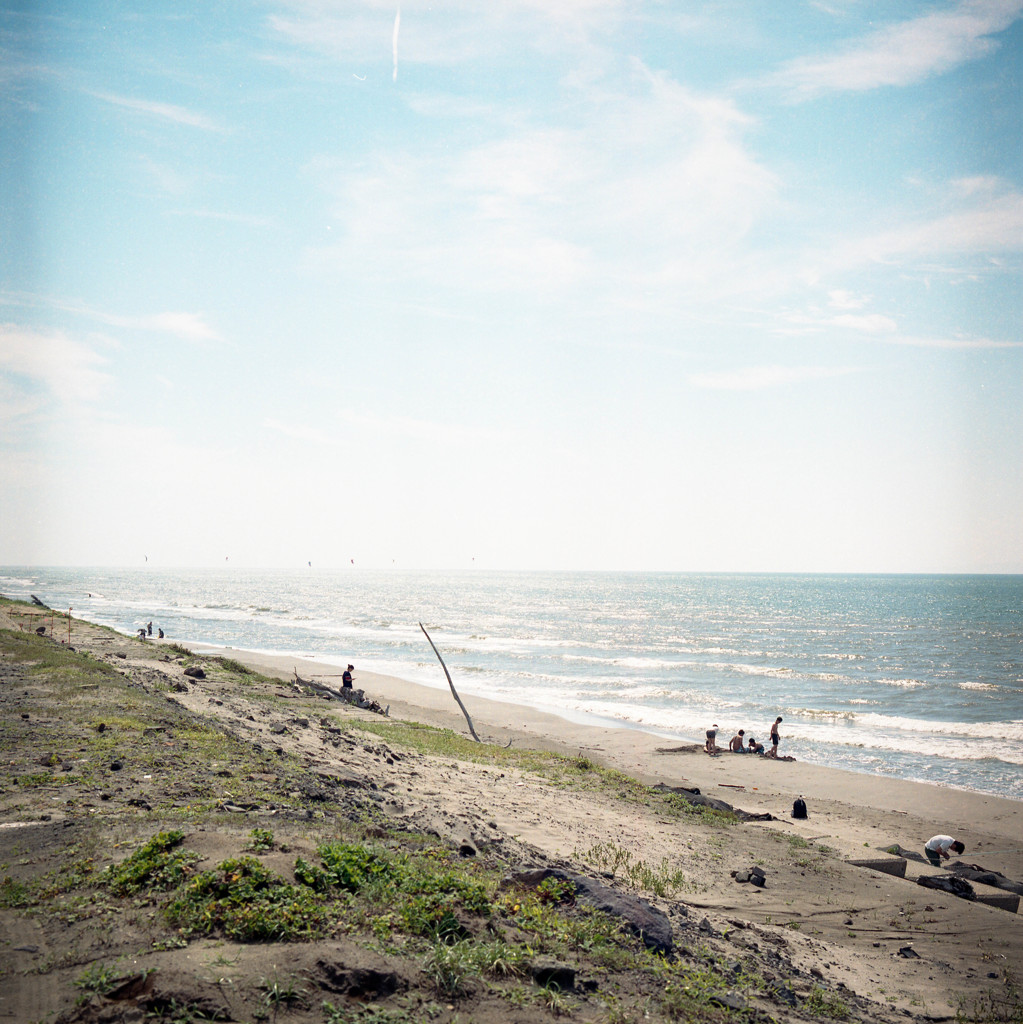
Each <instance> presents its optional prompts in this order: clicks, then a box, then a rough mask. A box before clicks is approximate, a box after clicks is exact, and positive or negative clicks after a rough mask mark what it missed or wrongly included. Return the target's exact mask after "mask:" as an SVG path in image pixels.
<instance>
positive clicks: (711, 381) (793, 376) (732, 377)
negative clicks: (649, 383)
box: [689, 366, 859, 391]
mask: <svg viewBox="0 0 1023 1024" xmlns="http://www.w3.org/2000/svg"><path fill="white" fill-rule="evenodd" d="M858 372H859V371H858V370H857V369H856V368H854V367H849V366H846V367H835V366H743V367H739V368H738V369H734V370H722V371H720V372H717V373H694V374H692V375H691V376H690V377H689V383H690V385H691V386H692V387H694V388H701V389H705V390H709V391H763V390H765V389H767V388H777V387H789V386H791V385H794V384H806V383H809V382H811V381H816V380H827V379H830V378H833V377H844V376H847V375H848V374H850V373H858Z"/></svg>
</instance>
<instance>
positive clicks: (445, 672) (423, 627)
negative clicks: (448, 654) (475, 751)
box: [419, 622, 482, 743]
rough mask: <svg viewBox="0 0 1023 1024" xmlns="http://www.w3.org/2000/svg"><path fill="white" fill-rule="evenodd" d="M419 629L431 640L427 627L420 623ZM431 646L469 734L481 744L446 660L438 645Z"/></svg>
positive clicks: (431, 643) (431, 642) (432, 643)
mask: <svg viewBox="0 0 1023 1024" xmlns="http://www.w3.org/2000/svg"><path fill="white" fill-rule="evenodd" d="M419 628H420V629H421V630H422V631H423V635H424V636H425V637H426V639H427V640H430V634H429V633H427V632H426V627H425V626H424V625H423V624H422V623H421V622H420V623H419ZM430 646H431V647H432V648H433V653H434V654H436V655H437V660H438V661H439V662H440V667H441V668H442V669H444V675H446V676H447V677H448V686H450V687H451V695H452V696H453V697H454V698H455V700H456V701H457V703H458V706H459V707H460V708H461V709H462V714H463V715H465V720H466V722H468V723H469V732H470V733H472V738H473V739H474V740H475V741H476V742H477V743H481V742H482V740H481V739H480V738H479V736H477V735H476V730H475V729H474V728H473V727H472V719H471V718H470V717H469V712H468V711H466V710H465V705H464V704H463V703H462V698H461V697H459V696H458V691H457V690H456V689H455V684H454V683H453V682H451V673H450V672H449V671H448V667H447V665H445V664H444V659H443V658H442V657H441V656H440V651H438V650H437V645H436V644H435V643H434V642H433V641H432V640H430Z"/></svg>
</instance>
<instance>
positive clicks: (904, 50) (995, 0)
mask: <svg viewBox="0 0 1023 1024" xmlns="http://www.w3.org/2000/svg"><path fill="white" fill-rule="evenodd" d="M1021 12H1023V0H962V2H960V3H957V4H954V5H952V6H950V7H946V8H945V9H943V10H933V9H932V10H930V11H928V13H926V14H921V15H920V16H919V17H916V18H911V19H909V20H908V21H902V22H899V23H897V24H893V25H888V26H886V27H884V28H881V29H878V30H877V31H876V32H872V33H870V34H869V35H867V36H865V37H863V38H862V39H860V40H859V41H857V42H855V43H853V44H851V45H850V46H848V47H847V48H846V49H844V50H843V51H842V52H840V53H835V54H829V55H825V56H821V57H803V58H800V59H798V60H794V61H791V62H790V63H788V64H787V65H785V67H783V68H782V69H781V70H780V71H778V72H777V73H776V74H774V75H773V76H771V78H770V80H769V81H770V83H771V84H773V85H778V86H780V87H782V88H784V89H786V90H788V91H790V92H791V94H792V95H793V96H794V97H795V98H796V99H801V100H805V99H811V98H812V97H814V96H818V95H820V94H822V93H828V92H862V91H865V90H868V89H877V88H880V87H882V86H904V85H912V84H914V83H916V82H920V81H923V80H924V79H926V78H929V77H930V76H932V75H940V74H943V73H944V72H946V71H949V70H951V69H952V68H954V67H957V66H958V65H960V64H962V63H964V62H966V61H969V60H975V59H976V58H978V57H982V56H984V55H985V54H987V53H990V52H991V50H992V49H993V48H994V47H995V46H997V45H998V44H997V41H996V40H995V39H994V38H993V36H995V35H996V34H997V33H999V32H1002V31H1004V30H1005V29H1006V28H1008V27H1009V26H1010V25H1011V24H1012V23H1013V22H1014V21H1015V20H1016V19H1017V18H1019V16H1020V14H1021Z"/></svg>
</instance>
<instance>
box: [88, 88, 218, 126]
mask: <svg viewBox="0 0 1023 1024" xmlns="http://www.w3.org/2000/svg"><path fill="white" fill-rule="evenodd" d="M89 95H90V96H94V97H95V98H96V99H98V100H102V101H103V102H104V103H110V104H113V105H114V106H116V107H123V108H125V109H126V110H134V111H136V112H137V113H140V114H146V115H148V116H151V117H155V118H157V119H158V120H161V121H170V122H172V123H173V124H180V125H184V126H186V127H189V128H200V129H202V130H203V131H206V132H219V131H222V130H223V129H222V128H221V127H220V126H219V125H218V124H217V123H216V122H215V121H214V120H213V119H212V118H209V117H207V116H206V115H205V114H198V113H196V112H195V111H192V110H189V109H188V108H187V107H179V106H177V105H176V104H174V103H159V102H156V101H153V100H139V99H135V98H134V97H132V96H118V95H116V94H114V93H109V92H89Z"/></svg>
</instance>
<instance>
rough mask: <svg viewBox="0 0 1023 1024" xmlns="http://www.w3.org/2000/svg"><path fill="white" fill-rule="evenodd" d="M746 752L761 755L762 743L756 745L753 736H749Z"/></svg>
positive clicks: (762, 750)
mask: <svg viewBox="0 0 1023 1024" xmlns="http://www.w3.org/2000/svg"><path fill="white" fill-rule="evenodd" d="M746 750H747V751H748V752H749V753H751V754H763V752H764V745H763V743H757V740H756V737H755V736H750V738H749V746H748V747H746Z"/></svg>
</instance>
